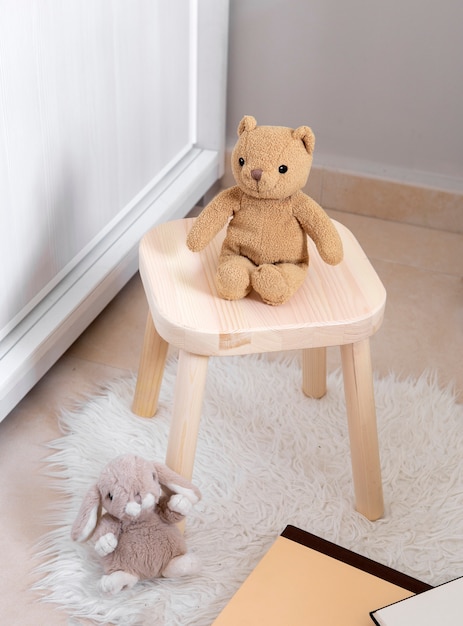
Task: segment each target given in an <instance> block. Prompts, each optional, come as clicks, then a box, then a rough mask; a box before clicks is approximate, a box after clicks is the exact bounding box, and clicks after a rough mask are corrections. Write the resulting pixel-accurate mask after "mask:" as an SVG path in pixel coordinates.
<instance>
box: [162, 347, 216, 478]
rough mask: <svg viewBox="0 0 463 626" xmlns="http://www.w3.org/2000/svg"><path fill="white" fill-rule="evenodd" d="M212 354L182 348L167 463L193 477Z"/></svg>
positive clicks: (185, 475)
mask: <svg viewBox="0 0 463 626" xmlns="http://www.w3.org/2000/svg"><path fill="white" fill-rule="evenodd" d="M208 361H209V357H207V356H200V355H197V354H190V353H189V352H185V351H184V350H180V351H179V356H178V370H177V379H176V381H175V389H174V406H173V409H172V421H171V426H170V432H169V441H168V444H167V455H166V465H168V466H169V467H170V468H171V469H173V470H174V471H175V472H177V473H178V474H180V475H181V476H184V477H185V478H188V479H189V480H190V479H191V477H192V475H193V465H194V458H195V453H196V443H197V439H198V430H199V422H200V419H201V408H202V403H203V395H204V387H205V386H206V376H207V364H208Z"/></svg>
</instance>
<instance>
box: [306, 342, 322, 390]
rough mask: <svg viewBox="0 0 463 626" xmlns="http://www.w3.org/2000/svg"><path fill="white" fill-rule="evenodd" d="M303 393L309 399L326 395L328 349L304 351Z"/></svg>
mask: <svg viewBox="0 0 463 626" xmlns="http://www.w3.org/2000/svg"><path fill="white" fill-rule="evenodd" d="M302 391H303V392H304V393H305V395H306V396H308V397H309V398H316V399H319V398H323V396H324V395H325V393H326V348H305V349H304V350H302Z"/></svg>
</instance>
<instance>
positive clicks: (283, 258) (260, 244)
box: [187, 115, 343, 305]
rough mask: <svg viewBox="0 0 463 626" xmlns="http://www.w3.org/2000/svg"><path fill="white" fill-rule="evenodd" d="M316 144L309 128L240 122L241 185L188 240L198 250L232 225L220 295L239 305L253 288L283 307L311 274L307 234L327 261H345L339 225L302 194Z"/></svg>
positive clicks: (237, 165) (200, 220)
mask: <svg viewBox="0 0 463 626" xmlns="http://www.w3.org/2000/svg"><path fill="white" fill-rule="evenodd" d="M314 145H315V137H314V134H313V132H312V130H311V129H310V128H309V127H308V126H300V127H299V128H296V129H291V128H287V127H283V126H258V125H257V122H256V120H255V118H254V117H252V116H250V115H247V116H245V117H243V119H242V120H241V122H240V124H239V126H238V141H237V143H236V145H235V147H234V149H233V152H232V158H231V160H232V163H231V164H232V171H233V175H234V178H235V181H236V183H237V184H236V186H234V187H231V188H229V189H225V190H223V191H222V192H220V193H219V194H218V195H217V196H216V197H215V198H213V199H212V200H211V202H209V204H207V205H206V207H204V209H203V210H202V211H201V213H200V214H199V215H198V217H197V218H196V220H195V221H194V224H193V227H192V228H191V230H190V232H189V233H188V236H187V246H188V248H189V249H190V250H192V251H193V252H199V251H200V250H203V249H204V248H205V247H206V246H207V245H208V244H209V243H210V241H211V240H212V239H213V238H214V237H215V236H216V235H217V234H218V233H219V231H220V230H222V228H224V227H225V226H226V233H225V239H224V242H223V245H222V248H221V252H220V255H219V259H218V266H217V273H216V287H217V292H218V295H219V296H220V297H221V298H224V299H226V300H238V299H240V298H244V297H245V296H247V295H248V294H249V293H250V292H251V290H252V289H254V290H255V291H256V292H257V293H258V294H259V295H260V297H261V299H262V300H263V301H264V302H265V303H267V304H270V305H280V304H283V303H285V302H286V301H287V300H288V299H289V298H290V297H291V296H292V295H293V294H294V293H295V292H296V291H297V289H298V288H299V287H300V286H301V284H302V283H303V281H304V279H305V276H306V273H307V269H308V265H309V254H308V247H307V235H308V236H309V237H310V238H311V239H312V240H313V241H314V243H315V245H316V247H317V250H318V253H319V254H320V256H321V258H322V259H323V261H325V262H326V263H328V264H330V265H336V264H338V263H340V262H341V260H342V258H343V248H342V242H341V239H340V237H339V234H338V232H337V230H336V228H335V226H334V224H333V222H332V221H331V220H330V218H329V217H328V215H327V214H326V213H325V211H324V210H323V209H322V208H321V207H320V206H319V205H318V204H317V203H316V202H315V201H314V200H313V199H312V198H310V197H309V196H308V195H306V194H305V193H304V192H303V191H302V188H303V187H304V185H305V184H306V182H307V178H308V176H309V173H310V168H311V165H312V158H313V150H314Z"/></svg>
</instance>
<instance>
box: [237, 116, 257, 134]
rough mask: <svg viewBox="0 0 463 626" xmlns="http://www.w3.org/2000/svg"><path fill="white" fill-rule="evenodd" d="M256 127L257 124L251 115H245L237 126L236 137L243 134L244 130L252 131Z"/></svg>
mask: <svg viewBox="0 0 463 626" xmlns="http://www.w3.org/2000/svg"><path fill="white" fill-rule="evenodd" d="M256 126H257V122H256V120H255V118H254V117H252V115H245V116H244V117H243V119H242V120H241V122H240V123H239V125H238V137H239V136H240V135H242V134H243V133H244V131H245V130H254V129H255V127H256Z"/></svg>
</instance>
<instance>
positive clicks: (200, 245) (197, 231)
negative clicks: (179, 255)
mask: <svg viewBox="0 0 463 626" xmlns="http://www.w3.org/2000/svg"><path fill="white" fill-rule="evenodd" d="M240 193H241V192H240V190H239V188H238V187H231V188H230V189H225V190H224V191H221V192H220V193H219V194H218V195H217V196H215V198H213V199H212V200H211V201H210V202H209V204H207V206H205V207H204V209H203V210H202V211H201V213H200V214H199V215H198V217H197V218H196V220H195V222H194V224H193V227H192V229H191V230H190V232H189V233H188V236H187V246H188V248H189V249H190V250H191V251H192V252H199V251H200V250H203V249H204V248H205V247H206V246H207V244H208V243H209V242H210V241H212V239H213V238H214V237H215V236H216V235H217V234H218V233H219V232H220V231H221V230H222V228H223V227H224V226H225V225H226V223H227V221H228V219H229V218H230V217H231V216H232V215H233V213H234V211H235V209H236V208H237V207H238V206H239V195H240Z"/></svg>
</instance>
